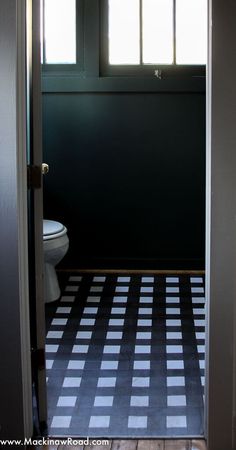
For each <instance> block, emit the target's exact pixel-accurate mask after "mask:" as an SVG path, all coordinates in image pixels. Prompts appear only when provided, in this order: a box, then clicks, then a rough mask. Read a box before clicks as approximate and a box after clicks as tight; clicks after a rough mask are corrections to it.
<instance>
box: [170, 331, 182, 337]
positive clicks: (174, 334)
mask: <svg viewBox="0 0 236 450" xmlns="http://www.w3.org/2000/svg"><path fill="white" fill-rule="evenodd" d="M182 337H183V335H182V333H181V332H180V331H173V332H172V331H167V333H166V339H182Z"/></svg>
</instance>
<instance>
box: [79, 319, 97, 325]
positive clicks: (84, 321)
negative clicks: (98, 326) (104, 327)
mask: <svg viewBox="0 0 236 450" xmlns="http://www.w3.org/2000/svg"><path fill="white" fill-rule="evenodd" d="M94 324H95V319H81V321H80V325H83V326H90V325H94Z"/></svg>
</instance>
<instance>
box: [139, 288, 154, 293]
mask: <svg viewBox="0 0 236 450" xmlns="http://www.w3.org/2000/svg"><path fill="white" fill-rule="evenodd" d="M140 292H142V293H143V294H144V293H145V292H146V293H151V292H153V287H152V286H142V287H141V289H140Z"/></svg>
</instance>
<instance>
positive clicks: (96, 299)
mask: <svg viewBox="0 0 236 450" xmlns="http://www.w3.org/2000/svg"><path fill="white" fill-rule="evenodd" d="M100 300H101V297H97V296H95V295H94V296H92V295H89V296H88V297H87V303H99V302H100Z"/></svg>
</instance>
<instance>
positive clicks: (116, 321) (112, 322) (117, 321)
mask: <svg viewBox="0 0 236 450" xmlns="http://www.w3.org/2000/svg"><path fill="white" fill-rule="evenodd" d="M124 322H125V321H124V319H110V320H109V323H108V325H109V326H113V327H122V326H123V325H124Z"/></svg>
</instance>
